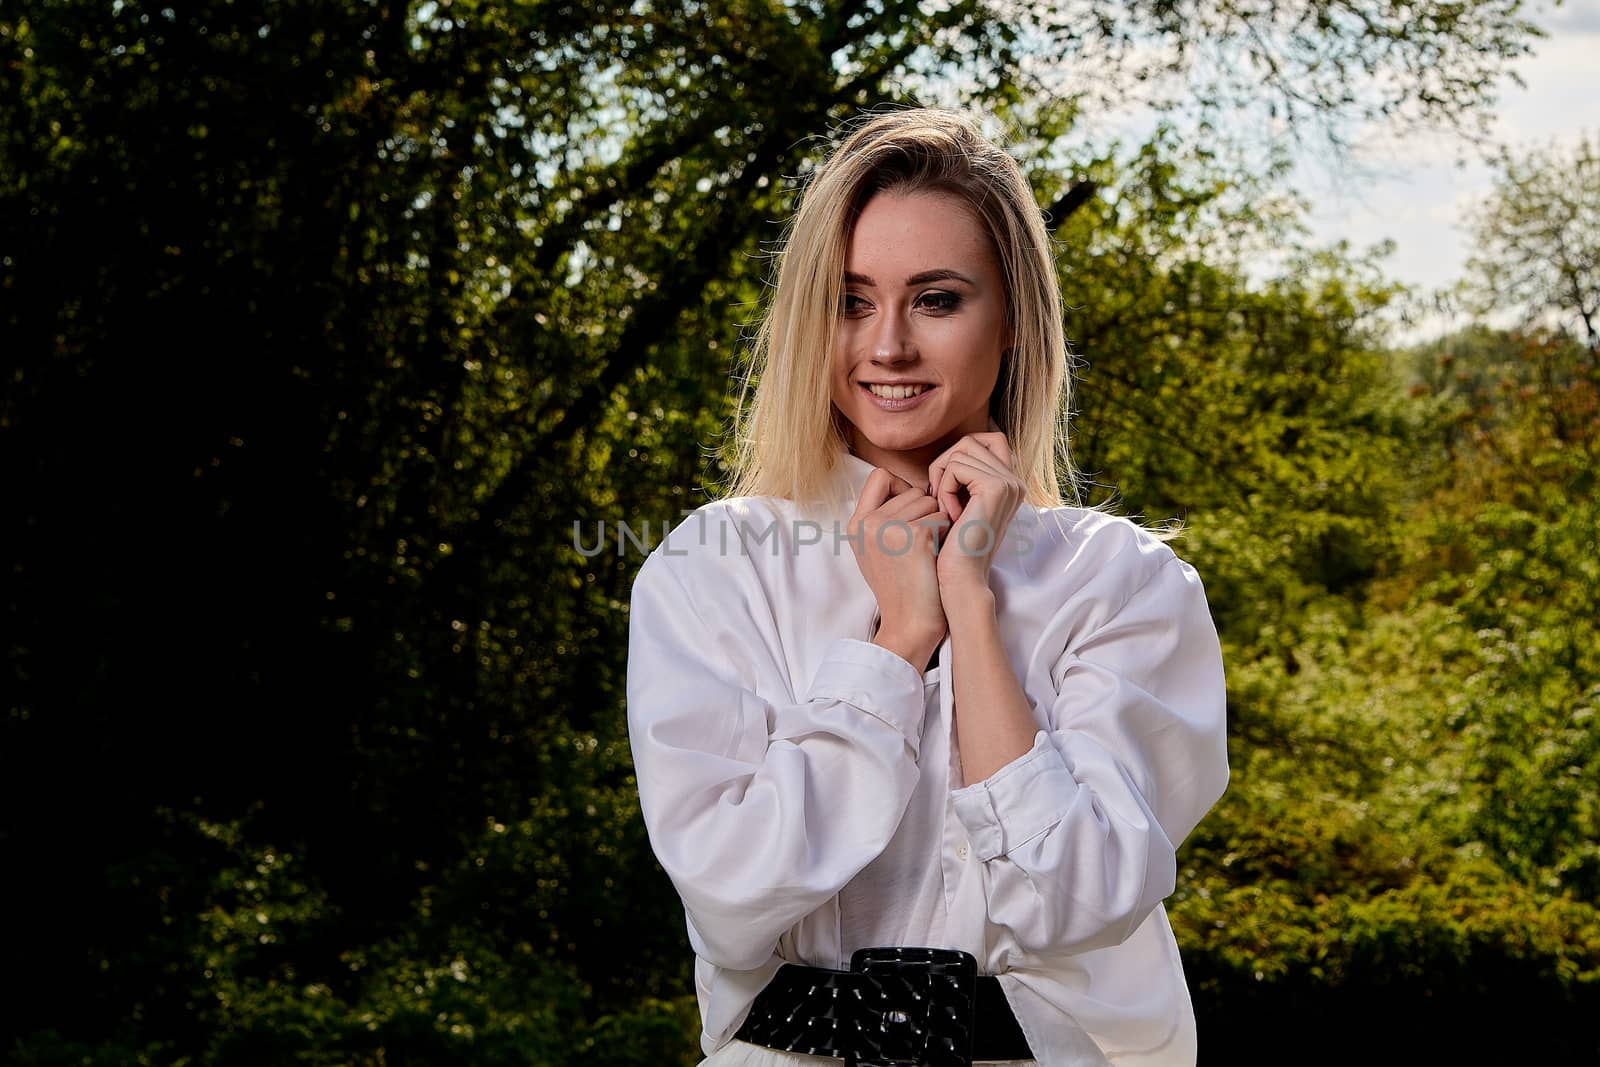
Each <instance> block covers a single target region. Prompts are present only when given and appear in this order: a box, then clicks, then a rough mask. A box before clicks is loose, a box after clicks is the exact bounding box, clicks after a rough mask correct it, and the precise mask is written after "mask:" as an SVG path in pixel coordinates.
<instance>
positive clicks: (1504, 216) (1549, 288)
mask: <svg viewBox="0 0 1600 1067" xmlns="http://www.w3.org/2000/svg"><path fill="white" fill-rule="evenodd" d="M1499 166H1500V174H1499V175H1498V177H1497V178H1496V181H1495V188H1494V191H1493V193H1491V194H1490V195H1489V197H1488V198H1487V199H1486V200H1485V202H1484V203H1483V204H1481V205H1480V206H1479V207H1478V209H1477V210H1476V211H1475V212H1474V213H1473V215H1472V216H1471V222H1472V234H1473V240H1474V242H1475V245H1476V248H1475V250H1474V254H1473V256H1472V258H1471V259H1470V260H1469V261H1468V268H1469V270H1470V271H1471V272H1472V281H1473V283H1474V284H1473V287H1472V288H1473V289H1474V291H1475V293H1476V295H1477V297H1478V300H1479V306H1480V307H1495V308H1506V309H1511V308H1517V309H1520V310H1521V311H1522V313H1523V315H1524V319H1525V321H1527V322H1533V321H1537V320H1538V319H1539V318H1540V317H1542V316H1545V315H1549V316H1552V317H1553V318H1554V319H1555V320H1556V321H1558V322H1560V323H1561V325H1562V326H1563V327H1564V328H1569V329H1572V330H1574V332H1576V333H1577V334H1578V335H1579V336H1580V337H1582V338H1583V339H1584V343H1585V344H1586V345H1587V346H1588V348H1589V352H1590V354H1591V359H1593V360H1600V139H1596V140H1595V141H1590V140H1588V139H1583V140H1580V141H1579V142H1578V143H1577V144H1576V145H1575V146H1574V147H1572V148H1571V149H1570V150H1563V149H1561V148H1550V149H1548V150H1545V151H1534V152H1529V153H1527V154H1513V153H1512V152H1510V151H1509V150H1507V151H1505V152H1504V153H1503V154H1502V156H1501V159H1500V164H1499Z"/></svg>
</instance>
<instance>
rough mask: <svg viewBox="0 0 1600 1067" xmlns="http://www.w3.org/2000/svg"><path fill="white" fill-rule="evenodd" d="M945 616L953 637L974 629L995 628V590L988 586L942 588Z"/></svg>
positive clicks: (966, 584) (956, 585) (964, 584)
mask: <svg viewBox="0 0 1600 1067" xmlns="http://www.w3.org/2000/svg"><path fill="white" fill-rule="evenodd" d="M940 593H941V596H942V598H943V600H944V615H945V619H946V620H947V621H948V623H949V625H950V633H951V635H952V636H955V635H958V634H960V633H962V632H964V631H970V630H972V629H973V628H974V627H979V626H993V625H994V624H995V621H996V617H995V601H994V590H992V589H990V588H989V587H988V585H979V584H977V583H975V582H974V583H970V584H969V583H956V584H952V585H950V586H949V587H947V588H941V590H940Z"/></svg>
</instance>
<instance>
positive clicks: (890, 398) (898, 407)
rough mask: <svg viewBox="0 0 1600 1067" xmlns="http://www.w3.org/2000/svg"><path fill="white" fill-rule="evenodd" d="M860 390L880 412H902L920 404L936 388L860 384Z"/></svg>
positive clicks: (929, 386) (927, 386) (928, 386)
mask: <svg viewBox="0 0 1600 1067" xmlns="http://www.w3.org/2000/svg"><path fill="white" fill-rule="evenodd" d="M861 388H862V390H863V391H865V392H866V394H867V395H868V396H870V397H871V398H872V402H873V403H874V404H875V405H876V406H877V407H878V408H879V409H880V410H882V411H904V410H905V409H907V408H912V407H916V406H917V405H918V404H921V403H922V400H923V398H924V397H926V396H927V395H928V394H929V393H931V392H933V391H934V389H935V388H937V387H936V386H932V385H873V384H869V383H867V382H862V383H861Z"/></svg>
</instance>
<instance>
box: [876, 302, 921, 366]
mask: <svg viewBox="0 0 1600 1067" xmlns="http://www.w3.org/2000/svg"><path fill="white" fill-rule="evenodd" d="M876 326H877V328H876V331H875V332H874V334H873V337H872V345H873V347H872V355H873V359H875V360H877V361H878V362H881V363H898V362H900V361H901V360H903V359H909V358H910V357H911V356H912V354H913V346H912V344H911V336H910V333H911V331H910V330H909V328H908V327H907V325H906V321H905V317H904V316H902V315H900V314H898V313H897V312H893V311H891V312H888V313H887V314H883V315H879V316H878V322H877V324H876Z"/></svg>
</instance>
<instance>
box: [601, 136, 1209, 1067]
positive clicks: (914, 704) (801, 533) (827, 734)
mask: <svg viewBox="0 0 1600 1067" xmlns="http://www.w3.org/2000/svg"><path fill="white" fill-rule="evenodd" d="M752 377H755V378H758V379H759V381H758V384H757V385H756V388H755V397H754V404H753V408H752V409H751V410H750V412H749V414H748V417H747V418H744V419H742V420H741V424H740V426H739V430H738V432H739V444H740V469H739V478H738V480H737V483H736V485H735V487H734V492H733V494H732V495H731V496H730V497H728V498H725V499H723V500H719V501H715V502H712V503H709V504H706V505H704V506H703V507H701V508H699V509H698V510H697V511H696V512H695V513H694V514H692V515H690V516H689V517H688V518H687V519H685V521H684V522H683V523H681V524H680V525H679V526H678V527H677V528H676V529H674V530H673V531H672V533H671V534H670V535H669V536H668V537H666V538H665V539H664V540H663V541H662V543H661V544H660V545H658V546H657V547H656V549H655V550H654V551H653V552H652V553H651V554H650V556H649V558H648V559H647V560H646V561H645V563H644V564H643V566H642V567H641V568H640V571H639V574H638V577H637V578H636V580H635V583H634V586H633V593H632V616H631V623H630V626H631V630H630V639H629V653H628V724H629V731H630V737H631V741H632V747H633V755H634V762H635V766H636V769H637V776H638V783H639V798H640V803H641V807H642V809H643V812H644V818H645V823H646V826H647V828H648V830H649V834H650V840H651V844H652V846H653V848H654V850H655V853H656V856H657V857H658V859H659V860H660V862H661V865H662V867H663V868H664V869H665V870H666V872H667V874H668V875H669V876H670V877H671V879H672V882H673V885H674V886H675V887H676V888H677V890H678V893H679V894H680V896H681V897H682V898H683V904H684V911H685V916H686V919H687V923H688V934H689V942H690V945H691V946H692V948H693V950H694V952H695V956H696V966H695V977H696V989H697V992H698V995H699V1003H700V1010H701V1017H702V1022H703V1027H704V1028H703V1033H702V1038H701V1044H702V1047H703V1049H704V1051H705V1052H706V1053H707V1055H708V1056H709V1058H708V1059H707V1060H706V1061H705V1063H707V1064H715V1065H724V1064H761V1065H769V1064H770V1065H774V1067H776V1065H782V1064H803V1063H815V1064H826V1063H830V1062H837V1060H838V1059H840V1058H844V1059H846V1060H847V1061H849V1062H859V1063H862V1064H868V1063H906V1064H917V1063H928V1064H943V1063H953V1064H954V1063H967V1062H984V1061H996V1062H1020V1063H1030V1062H1034V1063H1040V1064H1047V1065H1087V1064H1106V1063H1114V1064H1141V1065H1142V1064H1161V1065H1167V1064H1182V1065H1187V1064H1192V1063H1193V1062H1194V1060H1195V1030H1194V1013H1193V1010H1192V1008H1191V1006H1190V1002H1189V996H1188V992H1187V988H1186V986H1185V982H1184V977H1183V968H1182V964H1181V962H1180V960H1179V957H1178V949H1177V944H1176V942H1175V940H1174V938H1173V934H1172V930H1171V927H1170V926H1169V925H1168V922H1167V917H1166V912H1165V910H1164V909H1163V907H1162V903H1161V902H1162V900H1163V899H1164V898H1165V897H1166V896H1167V895H1168V894H1170V893H1171V892H1172V890H1173V888H1174V883H1175V879H1176V870H1177V868H1176V862H1175V858H1174V851H1175V849H1176V848H1177V846H1178V845H1179V844H1180V843H1181V842H1182V841H1183V839H1184V837H1185V836H1186V835H1187V834H1188V833H1189V832H1190V831H1191V830H1192V829H1193V828H1194V826H1195V825H1196V823H1198V822H1199V820H1200V818H1201V816H1203V815H1204V814H1205V813H1206V811H1207V810H1208V809H1209V808H1210V807H1211V806H1212V804H1214V803H1215V802H1216V800H1217V799H1218V797H1220V796H1221V794H1222V792H1223V789H1224V787H1225V786H1226V784H1227V778H1228V767H1227V758H1226V748H1225V738H1224V694H1223V674H1222V661H1221V656H1220V652H1219V649H1218V643H1217V636H1216V631H1215V629H1214V627H1213V625H1212V622H1211V617H1210V614H1209V611H1208V609H1207V606H1206V601H1205V597H1204V594H1203V591H1202V589H1201V584H1200V580H1199V578H1198V577H1197V576H1196V574H1195V572H1194V571H1193V569H1191V568H1190V567H1189V565H1188V564H1187V563H1185V562H1183V561H1182V560H1180V559H1178V558H1177V557H1176V556H1175V555H1174V554H1173V553H1172V551H1171V550H1170V549H1169V548H1168V547H1167V546H1166V545H1165V544H1164V543H1163V542H1162V541H1161V540H1160V539H1158V538H1157V537H1155V536H1153V535H1151V534H1149V533H1147V532H1145V531H1143V530H1141V529H1140V528H1139V527H1137V526H1135V525H1134V524H1132V523H1130V522H1127V521H1125V520H1122V519H1118V518H1114V517H1111V516H1108V515H1105V514H1103V513H1100V512H1096V511H1092V510H1084V509H1079V508H1075V507H1069V506H1065V505H1064V504H1063V502H1062V498H1061V495H1060V488H1059V480H1061V479H1066V480H1067V481H1068V482H1069V483H1070V479H1071V469H1070V466H1069V465H1068V464H1067V461H1066V448H1065V426H1064V419H1065V416H1064V414H1063V413H1064V412H1065V411H1066V400H1067V397H1066V392H1067V388H1068V384H1067V376H1066V351H1065V344H1064V341H1063V338H1062V327H1061V297H1060V293H1059V290H1058V287H1057V283H1056V277H1055V268H1054V263H1053V259H1052V254H1051V242H1050V238H1049V235H1048V233H1047V231H1046V230H1045V227H1044V223H1043V219H1042V218H1041V215H1040V212H1039V209H1038V207H1037V206H1036V204H1035V202H1034V200H1033V197H1032V194H1031V193H1030V191H1029V189H1028V186H1027V184H1026V182H1025V180H1024V178H1023V176H1022V173H1021V171H1020V169H1019V168H1018V166H1017V165H1016V163H1015V162H1014V161H1013V160H1012V159H1011V158H1010V157H1009V156H1008V155H1007V154H1006V153H1005V152H1004V151H1002V150H1000V149H999V148H997V147H996V146H995V145H993V144H992V143H990V142H989V141H987V140H986V139H985V138H984V137H983V136H982V135H981V134H980V133H979V131H978V130H977V128H976V127H975V126H974V125H973V124H972V123H971V121H970V120H968V119H966V118H964V117H962V116H960V115H958V114H954V113H951V112H946V111H941V110H934V109H912V110H901V111H892V112H887V113H881V114H876V115H872V116H869V117H868V118H867V119H866V120H864V121H862V122H860V123H859V124H858V125H857V126H856V128H855V129H854V131H853V132H851V133H850V135H849V136H848V138H846V139H845V140H844V141H843V143H842V144H841V145H840V146H839V148H838V149H837V150H836V151H835V152H834V154H833V155H832V156H831V158H830V159H829V160H828V161H827V163H826V164H825V165H824V166H823V167H822V168H821V169H820V171H819V172H818V173H817V175H816V176H815V177H814V178H813V180H812V181H811V183H810V185H809V187H808V188H807V190H806V191H805V194H804V196H803V200H802V203H801V206H800V208H799V211H798V214H797V216H796V218H795V219H794V220H793V222H792V225H791V228H790V231H789V233H788V235H787V239H786V242H785V249H784V252H783V254H782V259H781V262H780V266H779V271H778V281H777V288H776V292H775V294H774V296H773V299H772V303H771V306H770V309H769V311H768V313H767V316H766V318H765V320H764V321H763V323H762V326H761V329H760V332H759V333H758V335H757V338H756V346H755V351H754V360H753V364H752ZM741 399H743V398H741ZM974 973H975V974H976V976H977V977H973V975H974Z"/></svg>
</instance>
